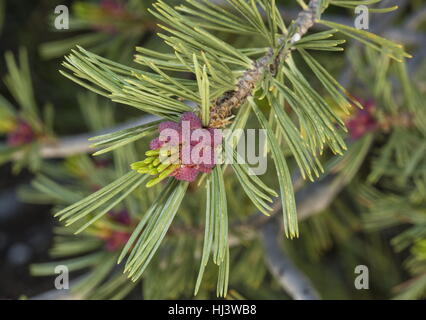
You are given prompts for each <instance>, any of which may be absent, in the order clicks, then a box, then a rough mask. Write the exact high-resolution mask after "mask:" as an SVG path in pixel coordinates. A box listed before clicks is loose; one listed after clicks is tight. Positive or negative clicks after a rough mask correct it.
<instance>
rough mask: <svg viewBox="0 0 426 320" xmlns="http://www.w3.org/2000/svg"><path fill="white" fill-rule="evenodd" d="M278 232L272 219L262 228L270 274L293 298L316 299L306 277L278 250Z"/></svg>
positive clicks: (314, 291)
mask: <svg viewBox="0 0 426 320" xmlns="http://www.w3.org/2000/svg"><path fill="white" fill-rule="evenodd" d="M279 235H280V232H279V229H278V227H277V224H276V222H275V221H274V220H271V221H269V222H268V223H267V224H266V225H265V226H264V227H263V230H262V236H263V242H264V246H265V251H266V261H267V264H268V266H269V269H270V270H271V272H272V274H273V275H274V276H275V278H276V279H277V280H278V281H279V283H280V284H281V286H282V287H283V288H284V290H285V291H286V292H287V293H288V294H289V295H290V296H291V297H292V298H293V299H295V300H318V299H320V297H319V295H318V293H317V292H316V290H315V289H314V288H313V287H312V284H311V283H310V281H309V280H308V278H307V277H306V276H305V275H304V274H303V273H301V272H300V271H299V269H297V267H296V266H294V265H293V263H292V261H291V260H290V259H289V257H288V256H287V255H286V254H285V253H284V252H283V251H282V250H280V244H279V242H278V238H279Z"/></svg>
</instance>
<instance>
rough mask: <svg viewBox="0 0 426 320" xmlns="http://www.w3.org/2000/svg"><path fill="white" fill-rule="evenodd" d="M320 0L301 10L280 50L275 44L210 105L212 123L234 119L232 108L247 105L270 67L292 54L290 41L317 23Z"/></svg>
mask: <svg viewBox="0 0 426 320" xmlns="http://www.w3.org/2000/svg"><path fill="white" fill-rule="evenodd" d="M320 4H321V1H320V0H311V1H310V2H309V6H308V8H307V9H306V10H304V11H302V12H300V13H299V14H298V16H297V18H296V20H295V22H294V24H293V25H292V29H291V30H289V32H288V34H287V35H285V36H284V37H282V38H280V39H279V41H278V42H279V45H280V46H281V49H280V50H279V51H278V52H277V53H276V52H275V50H274V48H269V50H268V52H267V53H266V54H265V55H264V56H263V57H261V58H259V59H258V60H256V61H255V62H254V65H253V68H252V69H249V70H247V71H246V72H245V73H244V74H243V75H242V76H241V77H240V79H239V80H238V83H237V86H236V89H235V90H234V91H230V92H227V93H225V94H224V95H223V96H222V97H220V98H218V99H217V100H216V101H215V102H214V103H213V105H212V106H211V109H210V124H209V126H210V127H214V128H221V127H224V126H226V125H228V124H229V123H230V121H229V118H230V117H231V116H232V110H233V109H234V108H238V107H240V106H241V105H243V104H244V103H245V102H246V101H247V99H248V98H249V97H250V96H252V95H253V91H254V89H255V88H256V85H257V84H258V83H259V82H260V81H261V80H262V78H263V76H264V74H265V72H266V71H267V70H277V69H278V66H279V65H280V64H281V63H282V62H283V61H284V60H285V59H286V58H287V57H288V54H289V52H290V50H293V49H294V48H289V45H291V44H293V43H294V42H296V41H297V40H299V39H301V38H302V36H303V35H305V34H306V33H307V32H308V30H309V29H310V28H311V27H312V26H313V25H314V22H315V19H316V18H317V15H318V11H319V9H320V8H319V6H320Z"/></svg>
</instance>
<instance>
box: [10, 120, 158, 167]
mask: <svg viewBox="0 0 426 320" xmlns="http://www.w3.org/2000/svg"><path fill="white" fill-rule="evenodd" d="M158 119H159V118H158V117H156V116H153V115H146V116H142V117H140V118H139V119H137V120H134V121H130V122H126V123H123V124H120V125H118V126H115V127H112V128H108V129H106V130H102V131H100V132H91V133H83V134H78V135H73V136H65V137H62V138H59V139H58V140H55V141H48V142H44V143H42V144H41V148H40V156H41V157H42V158H45V159H52V158H66V157H69V156H72V155H76V154H82V153H89V152H94V151H96V148H94V147H93V142H91V141H90V139H91V138H93V137H94V136H98V135H104V134H108V133H112V132H117V131H121V130H125V129H129V128H133V127H137V126H140V125H144V124H148V123H150V122H153V121H156V120H158ZM23 155H24V154H23V153H22V152H16V153H15V154H14V156H13V159H14V160H18V159H20V158H21V157H22V156H23Z"/></svg>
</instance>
